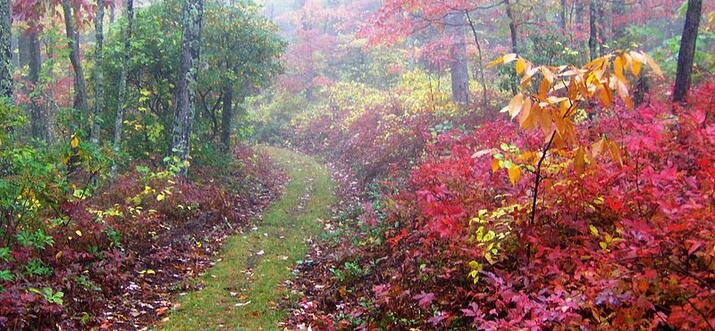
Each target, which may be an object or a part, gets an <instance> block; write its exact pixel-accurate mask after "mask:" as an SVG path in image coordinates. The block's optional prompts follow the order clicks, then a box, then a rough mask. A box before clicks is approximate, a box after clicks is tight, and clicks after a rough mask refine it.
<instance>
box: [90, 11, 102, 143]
mask: <svg viewBox="0 0 715 331" xmlns="http://www.w3.org/2000/svg"><path fill="white" fill-rule="evenodd" d="M94 33H95V42H96V46H95V51H94V107H93V108H92V130H91V131H90V137H89V140H90V141H91V142H92V143H93V144H95V145H99V138H100V134H101V132H100V130H101V128H100V126H99V122H100V116H101V112H102V106H103V105H104V72H103V70H102V66H103V65H104V54H103V53H104V0H97V13H96V14H95V15H94Z"/></svg>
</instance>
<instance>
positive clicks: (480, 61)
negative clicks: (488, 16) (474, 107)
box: [464, 10, 489, 107]
mask: <svg viewBox="0 0 715 331" xmlns="http://www.w3.org/2000/svg"><path fill="white" fill-rule="evenodd" d="M464 15H465V16H466V17H467V21H468V22H469V27H470V28H471V29H472V35H473V36H474V44H476V45H477V60H478V63H477V64H478V67H477V69H478V70H479V82H480V83H481V85H482V102H483V104H484V107H487V106H488V105H489V97H488V95H487V80H486V79H484V59H483V58H482V46H481V44H480V43H479V36H477V29H476V28H475V27H474V21H472V17H471V16H469V11H466V10H465V11H464Z"/></svg>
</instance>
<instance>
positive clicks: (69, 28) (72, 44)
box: [62, 0, 89, 114]
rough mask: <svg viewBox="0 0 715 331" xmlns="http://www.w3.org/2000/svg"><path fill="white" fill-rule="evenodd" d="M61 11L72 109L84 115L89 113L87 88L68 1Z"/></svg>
mask: <svg viewBox="0 0 715 331" xmlns="http://www.w3.org/2000/svg"><path fill="white" fill-rule="evenodd" d="M62 11H63V13H64V17H65V30H66V33H67V43H68V46H69V48H70V55H69V57H70V62H71V63H72V69H74V108H75V109H77V110H79V111H81V112H82V113H84V114H87V113H88V112H89V107H88V106H87V86H86V84H85V82H84V71H83V70H82V61H81V58H80V46H79V45H80V44H79V32H78V31H77V29H76V28H75V26H74V21H75V17H74V11H73V10H72V5H71V3H70V0H62Z"/></svg>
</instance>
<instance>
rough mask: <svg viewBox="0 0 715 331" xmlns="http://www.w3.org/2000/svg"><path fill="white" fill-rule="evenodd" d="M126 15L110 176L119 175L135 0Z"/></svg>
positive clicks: (126, 9) (127, 8)
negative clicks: (118, 164)
mask: <svg viewBox="0 0 715 331" xmlns="http://www.w3.org/2000/svg"><path fill="white" fill-rule="evenodd" d="M124 16H125V17H126V19H127V28H126V31H124V52H123V53H124V54H123V56H124V58H123V59H122V70H121V72H120V74H119V98H118V100H117V114H116V116H115V118H114V141H113V142H112V152H114V162H113V163H112V168H111V171H110V173H109V176H110V178H115V177H116V176H117V162H116V159H117V158H118V157H119V150H120V149H121V146H122V123H123V121H124V109H125V106H126V105H125V102H126V101H125V99H126V94H127V70H128V69H127V66H128V65H129V52H130V50H131V48H130V47H131V45H130V41H131V39H132V28H133V25H134V0H126V8H125V9H124Z"/></svg>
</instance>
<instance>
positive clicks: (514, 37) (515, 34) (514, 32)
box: [504, 0, 519, 95]
mask: <svg viewBox="0 0 715 331" xmlns="http://www.w3.org/2000/svg"><path fill="white" fill-rule="evenodd" d="M504 5H506V16H507V17H508V18H509V32H510V33H511V51H512V53H514V54H519V51H518V49H519V47H518V46H519V44H518V40H517V38H518V31H517V30H516V21H514V12H513V11H512V8H511V2H510V0H504ZM513 76H514V77H513V79H512V82H511V94H512V95H516V80H517V78H516V73H514V74H513Z"/></svg>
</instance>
